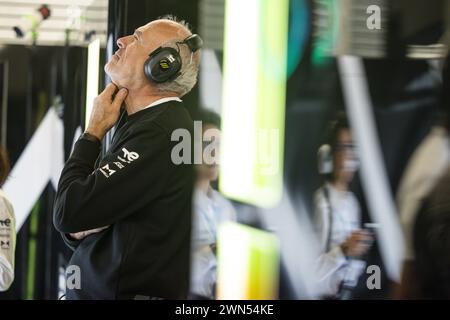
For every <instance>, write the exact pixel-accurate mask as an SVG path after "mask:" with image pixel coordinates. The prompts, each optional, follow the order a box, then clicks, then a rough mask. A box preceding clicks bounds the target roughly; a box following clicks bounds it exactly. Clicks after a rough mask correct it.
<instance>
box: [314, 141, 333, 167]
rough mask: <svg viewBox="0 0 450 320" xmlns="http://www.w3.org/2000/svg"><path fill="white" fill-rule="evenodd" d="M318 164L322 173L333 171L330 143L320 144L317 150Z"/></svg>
mask: <svg viewBox="0 0 450 320" xmlns="http://www.w3.org/2000/svg"><path fill="white" fill-rule="evenodd" d="M317 164H318V171H319V173H320V174H324V175H325V174H331V173H333V155H332V152H331V146H330V145H329V144H324V145H322V146H320V148H319V150H318V151H317Z"/></svg>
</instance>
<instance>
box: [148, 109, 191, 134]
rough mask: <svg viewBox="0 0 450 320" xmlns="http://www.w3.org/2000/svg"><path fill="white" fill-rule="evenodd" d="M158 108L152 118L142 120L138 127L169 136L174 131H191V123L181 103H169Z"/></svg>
mask: <svg viewBox="0 0 450 320" xmlns="http://www.w3.org/2000/svg"><path fill="white" fill-rule="evenodd" d="M159 108H161V109H160V110H159V112H158V113H157V114H156V115H154V116H153V117H148V118H144V119H142V120H143V121H142V122H141V123H140V126H143V127H145V128H149V129H150V128H152V129H155V130H158V131H162V132H164V133H165V134H168V135H169V136H170V135H171V134H172V132H173V131H174V130H176V129H187V130H189V131H192V130H193V121H192V119H191V117H190V115H189V112H188V111H187V109H186V107H185V106H184V105H183V103H182V102H178V101H169V102H166V103H164V105H161V106H159Z"/></svg>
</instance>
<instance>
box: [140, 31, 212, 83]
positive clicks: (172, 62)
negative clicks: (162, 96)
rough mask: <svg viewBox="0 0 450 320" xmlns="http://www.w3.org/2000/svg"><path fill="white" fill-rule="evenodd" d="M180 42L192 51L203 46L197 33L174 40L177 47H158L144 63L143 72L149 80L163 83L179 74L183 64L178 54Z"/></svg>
mask: <svg viewBox="0 0 450 320" xmlns="http://www.w3.org/2000/svg"><path fill="white" fill-rule="evenodd" d="M180 44H185V45H187V46H188V47H189V50H191V52H192V53H194V52H196V51H197V50H198V49H200V48H201V47H202V46H203V40H202V38H200V36H199V35H197V34H193V35H191V36H189V37H187V38H186V39H184V40H183V41H180V42H176V45H177V49H175V48H171V47H159V48H157V49H156V50H154V51H153V52H152V53H150V54H149V57H148V59H147V60H146V61H145V63H144V74H145V76H146V77H147V79H149V80H150V81H153V82H156V83H163V82H167V81H172V80H174V79H176V78H177V77H178V76H179V75H180V70H181V67H182V65H183V63H182V60H181V56H180V47H179V45H180Z"/></svg>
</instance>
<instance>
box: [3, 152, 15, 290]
mask: <svg viewBox="0 0 450 320" xmlns="http://www.w3.org/2000/svg"><path fill="white" fill-rule="evenodd" d="M8 173H9V160H8V155H7V153H6V151H5V150H4V149H3V148H2V147H0V186H2V185H3V183H4V182H5V180H6V178H7V177H8ZM15 246H16V224H15V218H14V211H13V207H12V206H11V203H10V202H9V201H8V199H6V197H5V195H4V193H3V191H2V190H1V189H0V291H6V290H8V289H9V287H10V286H11V284H12V282H13V280H14V252H15Z"/></svg>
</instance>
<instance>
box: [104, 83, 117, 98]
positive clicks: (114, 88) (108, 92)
mask: <svg viewBox="0 0 450 320" xmlns="http://www.w3.org/2000/svg"><path fill="white" fill-rule="evenodd" d="M118 89H119V88H117V86H116V85H115V84H114V83H110V84H108V85H107V86H106V88H105V90H103V92H102V93H101V95H106V96H108V97H109V98H110V99H111V100H112V96H113V94H114V93H115V92H116V91H117V90H118Z"/></svg>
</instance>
